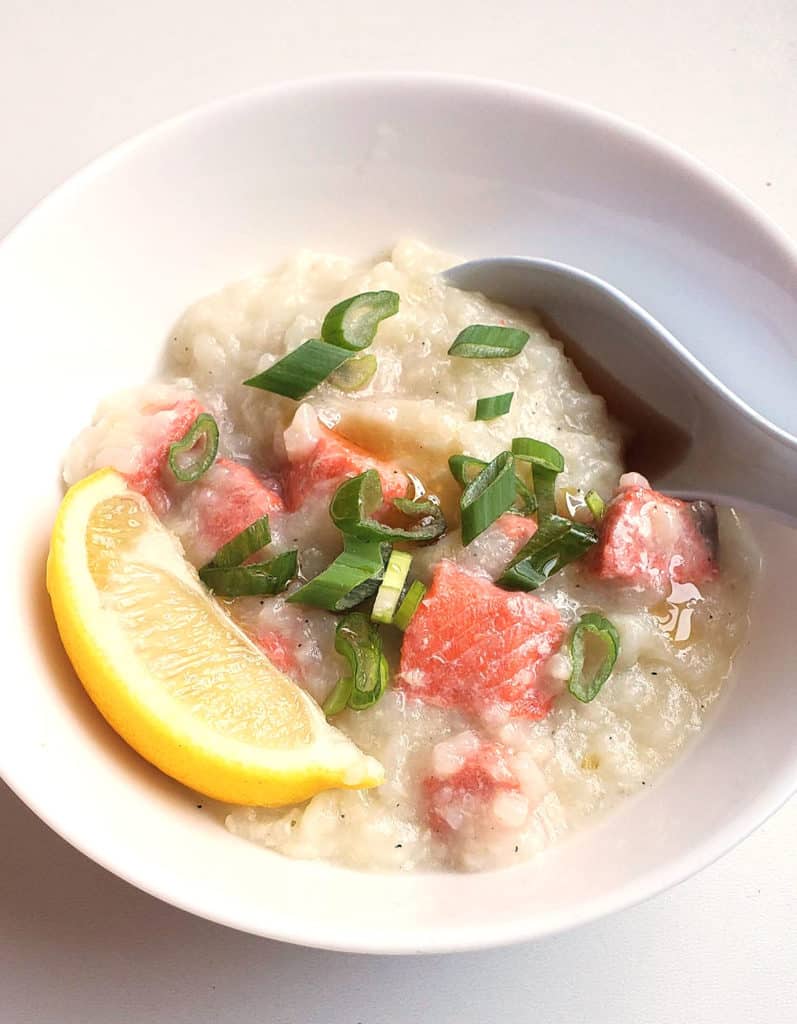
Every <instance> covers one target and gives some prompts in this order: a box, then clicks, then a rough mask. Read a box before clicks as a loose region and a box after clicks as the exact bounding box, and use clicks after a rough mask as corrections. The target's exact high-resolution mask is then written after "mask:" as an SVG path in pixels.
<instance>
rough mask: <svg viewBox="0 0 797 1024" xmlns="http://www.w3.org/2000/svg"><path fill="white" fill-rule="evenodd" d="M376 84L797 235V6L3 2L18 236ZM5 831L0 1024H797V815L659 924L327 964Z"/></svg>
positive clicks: (2, 59) (738, 2)
mask: <svg viewBox="0 0 797 1024" xmlns="http://www.w3.org/2000/svg"><path fill="white" fill-rule="evenodd" d="M376 69H382V70H436V71H448V72H461V73H469V74H475V75H484V76H491V77H501V78H507V79H511V80H514V81H518V82H523V83H527V84H529V85H533V86H537V87H540V88H544V89H549V90H553V91H556V92H560V93H563V94H566V95H569V96H572V97H575V98H578V99H580V100H585V101H587V102H590V103H594V104H596V105H598V106H602V107H605V108H606V109H608V110H611V111H613V112H615V113H618V114H621V115H623V116H625V117H627V118H629V119H631V120H634V121H637V122H638V123H640V124H642V125H644V126H646V127H648V128H651V129H653V130H654V131H657V132H659V133H660V134H662V135H664V136H667V137H668V138H669V139H671V140H672V141H674V142H677V143H680V144H681V145H683V146H684V147H686V148H687V149H689V150H691V151H692V152H693V153H694V154H695V155H697V156H698V157H700V158H702V159H703V160H705V161H706V162H707V163H708V164H710V165H711V166H713V167H714V169H715V170H718V171H719V172H721V173H722V174H724V175H725V176H726V177H727V178H729V179H730V180H731V181H732V182H734V183H735V184H736V185H738V186H740V187H741V188H742V190H743V191H745V192H746V193H747V194H748V195H749V196H750V197H752V198H753V199H754V200H755V201H757V202H758V203H759V204H760V205H761V206H762V207H763V208H764V209H765V210H766V211H767V212H768V213H769V214H770V215H771V216H772V217H774V218H775V219H776V220H777V221H779V222H780V224H781V225H782V226H783V227H784V228H785V229H786V230H787V231H789V232H791V234H792V235H793V236H797V205H796V204H795V189H794V184H793V183H794V174H795V168H797V130H795V112H796V111H797V3H795V0H755V3H753V2H752V0H669V2H662V0H547V2H542V0H494V2H493V3H485V0H438V2H435V0H392V2H391V3H389V4H387V3H384V2H383V0H365V2H361V0H280V2H274V0H249V2H241V0H226V2H208V0H205V2H203V0H179V2H177V0H137V2H135V3H124V4H121V3H113V2H108V0H105V2H103V0H61V2H58V0H52V2H43V0H0V235H2V234H3V233H5V231H6V230H8V229H9V228H10V227H11V226H12V225H13V223H14V222H15V221H16V220H18V219H19V217H20V216H21V215H22V214H23V213H24V212H25V211H26V210H27V209H28V208H29V207H30V206H31V205H32V204H33V203H34V202H35V201H36V200H37V199H39V198H40V197H41V196H42V195H44V194H45V193H46V192H47V191H48V190H49V189H50V188H52V187H53V186H54V185H56V184H57V183H58V182H59V181H61V180H62V179H63V178H64V177H66V176H67V175H69V174H70V173H71V172H72V171H74V170H76V169H77V168H78V167H79V166H80V165H82V164H83V163H85V162H86V161H87V160H89V159H91V158H92V157H94V156H95V155H97V154H99V153H100V152H102V151H103V150H105V149H106V148H108V147H109V146H111V145H112V144H114V143H116V142H118V141H120V140H122V139H124V138H126V137H128V136H130V135H131V134H133V133H135V132H137V131H139V130H140V129H143V128H146V127H148V126H149V125H150V124H152V123H154V122H156V121H159V120H161V119H163V118H164V117H167V116H169V115H171V114H175V113H178V112H180V111H182V110H185V109H187V108H188V107H191V106H194V105H196V104H199V103H203V102H205V101H206V100H210V99H213V98H215V97H218V96H221V95H224V94H228V93H234V92H237V91H241V90H245V89H250V88H253V87H257V86H260V85H263V84H266V83H269V82H274V81H278V80H280V79H284V78H287V77H301V76H308V75H315V74H319V73H322V72H333V71H351V70H376ZM0 344H5V345H10V344H13V339H8V338H3V339H0ZM19 685H24V680H20V681H19ZM750 699H751V701H753V702H755V693H754V691H753V690H752V688H751V693H750ZM795 727H796V728H797V723H795ZM0 837H2V838H0V897H1V898H0V1024H28V1022H34V1021H35V1022H46V1024H49V1022H58V1024H72V1022H80V1024H100V1022H101V1024H129V1022H134V1021H135V1022H138V1021H148V1022H157V1024H160V1022H168V1024H183V1022H186V1024H187V1022H190V1024H204V1022H210V1021H213V1022H220V1024H227V1022H230V1024H232V1022H235V1024H242V1022H245V1021H250V1020H257V1021H259V1022H265V1024H316V1022H318V1024H358V1022H360V1024H405V1022H409V1021H419V1022H426V1021H429V1022H434V1024H449V1022H451V1024H475V1022H480V1024H490V1022H499V1024H504V1022H514V1021H524V1022H525V1021H534V1022H535V1024H538V1022H539V1024H556V1022H560V1021H561V1022H566V1024H578V1022H581V1021H589V1022H590V1024H603V1022H607V1024H624V1022H628V1024H664V1022H667V1024H669V1022H674V1024H676V1022H677V1024H686V1022H688V1024H704V1022H710V1024H715V1022H716V1024H737V1022H738V1024H742V1022H744V1024H757V1022H759V1021H761V1022H766V1024H794V1021H795V1019H797V924H795V920H796V919H797V895H796V894H795V891H796V890H797V801H792V803H791V805H790V806H788V807H786V808H785V809H784V810H782V811H781V812H780V813H779V814H777V815H776V816H775V817H774V818H773V819H772V820H771V821H770V822H769V823H768V824H767V825H765V826H764V827H763V828H762V829H761V830H760V831H759V832H758V833H757V834H756V835H754V836H753V837H752V838H750V839H748V840H747V841H746V842H745V843H743V844H742V845H741V846H740V847H739V848H737V849H736V850H735V851H734V852H733V853H731V854H729V855H728V856H727V857H725V858H724V860H722V861H721V862H720V863H718V864H716V865H714V866H713V867H711V868H709V869H708V870H706V871H704V872H703V873H702V874H701V875H700V876H699V877H697V878H695V879H692V880H691V881H689V882H687V883H685V884H683V885H682V886H680V887H679V888H678V889H677V890H675V891H673V892H669V893H667V894H665V895H663V896H659V897H658V898H656V899H654V900H652V901H650V902H649V903H647V904H645V905H643V906H642V907H638V908H636V909H633V910H630V911H626V912H625V913H622V914H619V915H617V916H615V917H613V918H610V919H608V920H605V921H602V922H599V923H597V924H594V925H591V926H589V927H586V928H584V929H582V930H580V931H578V932H575V933H572V934H569V935H565V936H562V937H559V938H556V939H553V940H549V941H547V942H544V943H539V944H537V945H530V946H525V947H518V948H515V949H511V950H496V951H492V952H488V953H481V954H468V955H460V956H451V957H434V958H428V959H421V958H407V959H393V960H391V959H388V958H365V957H353V956H343V955H338V954H332V953H322V952H315V951H310V950H302V949H297V948H292V947H288V946H283V945H279V944H276V943H271V942H267V941H265V940H261V939H256V938H253V937H251V936H246V935H242V934H238V933H235V932H232V931H228V930H226V929H224V928H221V927H219V926H216V925H211V924H208V923H206V922H203V921H200V920H198V919H195V918H192V917H190V916H188V915H186V914H184V913H182V912H180V911H177V910H174V909H172V908H170V907H167V906H166V905H164V904H161V903H159V902H157V901H155V900H154V899H152V898H150V897H148V896H145V895H143V894H142V893H140V892H138V891H136V890H134V889H132V888H131V887H129V886H128V885H126V884H125V883H123V882H121V881H119V880H118V879H116V878H114V877H112V876H111V875H109V874H107V873H106V872H105V871H103V870H102V869H100V868H98V867H96V866H95V865H94V864H92V863H91V862H89V861H88V860H86V859H85V858H84V857H82V856H81V855H80V854H78V853H76V852H75V851H74V850H72V849H71V848H69V847H68V846H67V845H66V844H65V843H63V842H62V841H61V840H60V839H58V838H57V837H56V836H55V835H53V834H52V833H51V832H50V831H49V830H48V829H47V828H45V827H44V826H43V825H42V824H40V823H39V822H38V820H37V819H35V818H34V817H33V815H32V814H31V813H30V812H28V811H27V810H26V809H25V808H24V807H23V806H22V805H21V804H20V803H19V801H18V800H17V799H16V798H15V797H14V796H12V795H11V793H9V792H8V791H7V790H4V789H0Z"/></svg>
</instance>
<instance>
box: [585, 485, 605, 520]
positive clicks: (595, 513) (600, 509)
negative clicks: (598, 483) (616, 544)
mask: <svg viewBox="0 0 797 1024" xmlns="http://www.w3.org/2000/svg"><path fill="white" fill-rule="evenodd" d="M584 502H585V503H586V506H587V508H588V509H589V510H590V512H591V513H592V518H593V519H595V520H597V521H598V522H600V521H601V519H603V517H604V515H605V514H606V502H605V501H604V500H603V498H602V497H601V496H600V494H598V492H597V491H587V493H586V494H585V495H584Z"/></svg>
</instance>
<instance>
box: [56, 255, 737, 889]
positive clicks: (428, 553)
mask: <svg viewBox="0 0 797 1024" xmlns="http://www.w3.org/2000/svg"><path fill="white" fill-rule="evenodd" d="M456 262H457V260H456V259H454V258H452V257H449V256H446V255H445V254H441V253H438V252H436V251H434V250H432V249H429V248H427V247H426V246H424V245H421V244H419V243H417V242H410V241H407V242H402V243H400V244H398V245H397V246H396V247H395V249H394V250H393V253H392V255H391V257H390V259H386V260H383V261H380V262H377V263H375V264H373V265H362V264H358V263H354V262H352V261H351V260H348V259H343V258H340V257H335V256H328V255H319V254H317V253H311V252H302V253H300V254H299V255H298V256H296V257H295V258H294V259H292V260H291V261H290V262H288V263H287V264H286V265H285V266H284V267H283V268H282V269H281V270H279V271H277V272H275V273H269V274H265V275H258V276H254V277H251V278H248V279H246V280H244V281H240V282H236V283H234V284H231V285H228V286H227V287H225V288H223V289H222V290H221V291H219V292H217V293H216V294H214V295H211V296H208V297H207V298H204V299H202V300H200V301H199V302H197V303H196V304H195V305H194V306H192V307H191V308H190V309H189V310H188V311H187V312H186V313H185V314H184V316H183V317H182V319H181V320H180V322H179V324H178V325H177V327H176V328H175V330H174V331H173V333H172V336H171V338H170V340H169V345H168V353H167V364H166V368H165V370H164V372H163V375H162V377H161V379H159V380H157V381H155V382H152V383H150V384H147V385H145V386H143V387H141V388H139V389H136V390H134V391H128V392H125V393H123V394H120V395H115V396H113V397H112V398H110V399H108V400H106V401H105V402H104V403H103V404H102V405H101V406H100V408H99V409H98V411H97V414H96V416H95V420H94V422H93V424H92V425H91V426H90V427H87V428H86V429H85V430H84V431H83V432H82V433H81V434H80V435H79V437H78V438H77V439H76V440H75V441H74V442H73V444H72V446H71V447H70V449H69V452H68V454H67V457H66V461H65V473H64V475H65V479H66V481H67V483H68V484H74V483H76V482H77V481H79V480H81V479H83V478H84V477H87V476H88V475H89V474H91V473H93V472H95V471H96V470H98V469H100V468H102V467H112V468H113V469H115V470H116V471H118V473H120V474H122V476H123V477H124V478H125V480H126V481H127V484H128V486H129V487H130V488H131V489H132V490H133V491H135V492H136V493H138V494H140V495H143V496H144V497H145V498H146V500H147V502H148V504H149V506H151V508H152V510H154V513H155V514H156V515H157V517H158V518H159V519H160V521H161V522H162V523H163V524H164V525H165V527H166V528H167V529H168V530H169V531H171V533H172V534H173V535H174V536H175V537H176V538H177V539H178V540H179V543H180V545H181V546H182V550H183V551H184V553H185V557H186V558H187V559H188V561H189V562H190V563H191V564H192V565H193V566H194V567H195V568H196V569H197V570H200V569H201V570H203V571H202V573H201V574H200V578H201V579H202V580H203V584H204V586H206V587H207V588H208V590H209V591H214V592H215V594H216V597H215V600H217V601H218V602H220V604H221V606H222V607H223V608H224V610H225V611H226V612H227V614H228V615H229V616H230V617H231V618H232V620H233V621H234V622H235V623H236V624H237V626H238V627H240V629H241V630H243V632H244V633H245V634H246V635H247V636H248V637H249V638H251V640H252V641H253V642H254V644H256V645H257V647H258V648H259V649H260V651H262V652H263V654H264V655H265V656H266V658H268V659H269V661H270V663H271V664H272V665H273V666H276V669H277V670H279V673H281V674H282V676H285V677H287V678H288V679H289V680H291V681H292V683H295V684H296V685H298V686H299V687H301V688H302V689H303V690H304V691H305V692H306V693H307V694H309V695H310V696H311V697H312V698H313V700H314V701H316V702H318V704H320V705H321V706H322V707H324V708H325V711H326V713H327V717H328V720H329V722H330V723H331V725H333V726H335V727H336V728H337V729H338V730H340V731H342V732H343V733H344V734H345V735H346V736H347V737H349V738H350V740H352V741H353V743H354V744H356V746H357V747H358V748H359V750H360V751H363V752H364V753H365V754H367V755H370V756H371V757H372V758H374V759H376V761H378V762H380V763H381V765H382V767H383V769H384V781H383V782H382V783H381V784H380V785H376V786H371V787H370V788H342V787H341V786H336V787H333V788H320V790H319V791H317V792H315V794H314V795H312V796H311V797H310V799H308V800H305V801H304V802H299V803H291V804H289V805H287V806H271V807H268V806H257V807H255V806H234V805H232V804H231V805H230V809H229V813H228V815H227V818H226V822H227V827H228V828H229V829H230V831H231V832H234V833H235V834H236V835H238V836H242V837H244V838H246V839H249V840H252V841H255V842H257V843H261V844H263V845H264V846H266V847H269V848H271V849H274V850H277V851H280V852H281V853H283V854H286V855H288V856H291V857H303V858H326V859H329V860H331V861H335V862H338V863H341V864H345V865H348V866H350V867H355V868H362V869H389V870H405V871H406V870H412V869H415V868H424V869H429V868H446V869H458V870H467V871H474V870H484V869H490V868H495V867H501V866H506V865H509V864H514V863H518V862H520V861H522V860H524V859H528V858H530V857H532V856H533V855H534V854H535V853H537V852H538V851H540V850H542V849H543V848H545V847H547V846H548V845H550V844H551V843H553V842H555V841H556V840H557V839H558V838H559V837H560V836H562V835H564V834H565V833H567V832H568V831H570V830H573V829H575V828H579V827H580V826H581V825H582V824H584V823H585V822H586V821H588V820H589V819H593V820H594V818H595V817H596V815H598V814H599V813H603V812H604V811H605V810H606V809H608V808H610V807H611V806H612V805H613V804H616V803H617V802H618V801H619V800H620V799H621V798H623V797H626V796H629V795H632V794H637V793H639V792H641V790H642V788H643V787H645V786H650V785H651V783H652V782H653V781H654V779H655V777H656V775H657V774H658V773H659V771H661V769H662V768H663V767H664V766H665V765H667V764H668V762H670V761H671V760H672V759H673V757H674V756H675V755H676V753H677V752H678V751H679V750H680V749H681V748H682V747H683V746H684V744H685V743H686V742H687V741H688V740H689V739H690V737H692V736H693V735H694V734H695V733H697V731H698V730H699V729H700V728H701V725H702V723H703V721H704V718H705V716H706V715H707V714H708V712H709V709H710V707H711V705H712V704H713V702H714V701H715V700H716V699H717V696H718V694H719V693H720V690H721V688H722V685H723V680H725V679H726V677H727V675H728V673H729V670H730V667H731V664H732V660H733V657H734V654H735V652H736V651H737V649H738V648H739V646H740V644H742V643H743V642H744V640H745V630H746V626H747V607H748V603H749V597H750V591H751V587H752V584H753V581H754V575H755V557H754V554H753V553H752V552H751V551H750V550H749V548H748V546H747V542H746V541H745V537H744V530H743V527H742V524H741V523H740V521H739V519H738V518H737V516H736V515H735V513H734V512H733V511H731V510H727V509H722V510H718V511H717V512H716V513H715V511H714V510H713V509H711V508H710V507H708V506H706V505H705V504H703V503H693V504H687V503H685V502H680V501H677V500H674V499H671V498H667V497H664V496H662V495H660V494H658V493H657V492H656V491H654V490H653V489H652V488H651V486H650V485H649V483H648V481H647V480H645V479H644V477H640V476H638V475H637V474H636V473H633V472H627V470H634V469H635V468H638V467H633V466H629V467H626V466H624V465H623V461H622V437H621V432H620V429H619V427H618V426H617V425H616V424H615V423H614V422H612V420H611V419H610V418H609V416H608V414H607V411H606V408H605V404H604V401H603V399H602V398H601V397H599V396H596V395H593V394H591V393H590V392H589V391H588V389H587V388H586V386H585V384H584V382H583V380H582V379H581V376H580V375H579V373H578V371H577V370H576V368H575V367H574V365H573V364H572V362H570V360H568V359H567V358H566V357H565V356H564V354H563V352H562V347H561V345H560V344H559V343H558V342H557V341H556V340H554V339H552V338H551V337H550V336H549V334H548V333H546V331H545V330H544V329H543V327H542V326H541V325H540V323H539V322H538V321H537V320H536V319H535V317H534V316H533V315H532V314H528V313H522V314H521V313H518V312H516V311H513V310H510V309H507V308H505V307H502V306H498V305H496V304H494V303H491V302H489V301H487V300H486V299H485V298H484V297H483V296H480V295H478V294H476V293H466V292H462V291H458V290H456V289H454V288H452V287H448V286H447V285H446V284H444V283H443V281H442V279H441V278H440V277H439V276H438V272H439V271H441V270H442V269H444V268H445V267H447V266H451V265H453V264H454V263H456ZM374 295H376V296H377V297H376V298H375V297H374ZM390 295H395V296H396V298H395V299H391V298H387V297H386V296H390ZM353 296H357V297H365V298H363V303H362V305H361V306H358V305H357V304H356V303H355V304H354V305H351V306H344V307H339V308H338V312H337V313H335V307H338V304H341V303H343V302H344V300H347V299H349V298H351V297H353ZM391 303H392V305H391ZM380 304H382V305H380ZM396 306H397V309H396ZM383 307H384V308H383ZM330 310H332V313H330ZM328 314H329V316H328ZM310 339H322V340H320V341H314V342H313V344H309V340H310ZM330 339H332V340H331V341H330ZM524 339H525V340H524ZM303 346H304V347H303ZM289 353H299V355H298V356H296V357H295V358H294V360H293V361H291V360H285V357H286V356H288V355H289ZM324 360H326V361H327V362H324ZM322 364H323V365H322ZM319 366H321V369H319ZM314 375H315V376H314ZM297 381H298V383H297ZM244 382H248V383H249V386H243V384H244ZM305 388H306V393H304V394H301V392H302V390H303V389H305ZM292 394H295V395H296V396H297V397H291V395H292ZM480 400H481V401H480ZM477 403H478V404H477ZM478 416H482V417H483V418H477V417H478ZM201 417H205V418H206V421H205V420H203V421H202V423H205V422H207V423H208V424H210V423H211V422H212V423H214V424H215V426H216V427H217V428H218V450H217V452H216V451H214V453H213V458H211V459H210V463H209V465H207V466H204V467H203V468H202V472H201V474H199V475H194V476H193V477H192V475H191V474H190V473H189V474H188V475H187V476H186V475H184V474H181V473H179V472H178V471H176V470H175V467H177V466H179V465H180V462H179V458H181V457H182V449H180V445H181V443H182V442H183V440H184V439H185V444H183V449H184V450H185V452H186V453H187V454H188V456H189V457H190V456H191V453H192V450H193V448H192V446H193V444H194V441H195V435H194V434H193V433H191V431H192V430H194V429H195V428H196V425H197V424H199V423H200V418H201ZM207 429H208V431H209V430H210V429H211V428H210V426H208V427H207ZM209 436H210V434H207V435H206V437H205V439H204V441H203V435H202V433H201V431H199V432H198V433H196V438H198V442H197V443H198V444H199V445H200V447H201V444H203V443H204V444H209V443H210V442H209V441H208V440H207V437H209ZM560 460H561V461H560ZM206 461H207V460H206ZM170 467H171V468H170ZM266 517H267V520H266ZM256 521H263V522H267V526H268V532H267V533H265V534H262V535H260V537H259V540H258V541H257V542H256V543H257V548H255V547H253V545H254V544H255V542H254V541H252V542H251V543H249V547H248V548H246V550H245V552H244V553H245V555H246V558H244V559H243V560H242V559H241V557H239V559H238V562H235V561H234V560H233V559H231V558H227V559H226V560H225V558H223V557H219V555H220V554H221V551H222V549H225V545H227V546H228V545H229V544H230V542H231V541H235V539H236V538H239V537H240V536H242V535H244V534H245V533H246V531H247V529H248V528H250V527H251V526H252V524H253V523H255V522H256ZM250 540H251V537H250ZM241 550H243V549H241ZM255 550H258V551H259V552H260V553H259V554H258V563H259V564H267V565H268V568H267V569H264V570H262V574H263V575H264V576H265V577H267V578H268V580H269V581H270V583H269V586H270V588H271V590H270V591H269V590H267V589H259V586H260V584H259V583H258V582H257V580H256V577H257V574H256V573H254V572H252V571H251V568H252V558H253V555H254V551H255ZM227 551H228V554H229V549H227ZM292 552H297V554H296V555H293V554H292ZM239 554H240V552H239ZM279 556H284V557H283V558H282V560H280V557H279ZM228 563H229V564H228ZM369 564H370V565H371V568H370V570H369V568H368V566H369ZM369 573H370V575H369ZM277 578H279V579H280V582H279V583H276V584H275V583H274V582H273V581H274V580H275V579H277ZM253 580H255V582H253ZM242 581H243V582H242ZM314 581H315V582H314ZM236 588H237V589H236ZM263 714H265V715H267V714H268V709H267V708H266V709H264V711H263ZM156 763H157V762H156Z"/></svg>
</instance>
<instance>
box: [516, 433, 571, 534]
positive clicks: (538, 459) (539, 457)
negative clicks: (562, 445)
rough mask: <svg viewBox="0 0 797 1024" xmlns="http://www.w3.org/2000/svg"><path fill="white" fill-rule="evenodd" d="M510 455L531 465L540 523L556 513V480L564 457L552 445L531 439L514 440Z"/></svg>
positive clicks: (519, 438)
mask: <svg viewBox="0 0 797 1024" xmlns="http://www.w3.org/2000/svg"><path fill="white" fill-rule="evenodd" d="M512 454H513V455H514V456H515V458H516V459H522V460H523V461H524V462H530V463H531V478H532V481H533V482H534V496H535V497H536V499H537V521H538V522H540V523H541V522H542V520H543V519H547V518H548V517H549V516H551V515H554V513H555V512H556V478H557V476H558V475H559V474H560V473H561V472H562V470H563V469H564V468H565V460H564V456H563V455H562V453H561V452H560V451H559V449H558V448H554V447H553V445H550V444H546V443H545V442H544V441H537V440H535V439H534V438H532V437H516V438H514V439H513V441H512Z"/></svg>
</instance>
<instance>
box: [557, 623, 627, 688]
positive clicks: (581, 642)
mask: <svg viewBox="0 0 797 1024" xmlns="http://www.w3.org/2000/svg"><path fill="white" fill-rule="evenodd" d="M587 635H591V636H594V637H597V638H598V639H599V640H601V641H602V642H603V645H604V648H605V654H604V656H603V660H602V661H601V663H600V664H599V665H598V667H597V669H596V670H595V673H594V675H593V676H592V678H591V679H584V678H583V673H584V656H585V649H584V648H585V642H586V637H587ZM619 653H620V634H619V633H618V632H617V630H616V628H615V627H614V625H613V624H612V623H611V622H610V621H609V620H608V619H605V618H604V617H603V616H602V615H599V614H598V613H597V612H588V613H587V614H586V615H582V616H581V619H580V620H579V622H578V625H577V626H576V628H575V629H574V630H573V634H572V636H571V637H570V662H571V665H572V668H571V672H570V681H569V683H568V687H567V688H568V689H569V690H570V692H571V693H572V694H573V696H574V697H575V698H576V700H580V701H582V702H583V703H584V704H588V703H589V702H590V701H591V700H594V699H595V698H596V697H597V696H598V694H599V693H600V690H601V687H602V686H603V684H604V683H605V682H606V680H607V679H608V678H609V676H610V675H611V674H612V669H613V668H614V665H615V662H616V661H617V655H618V654H619Z"/></svg>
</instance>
